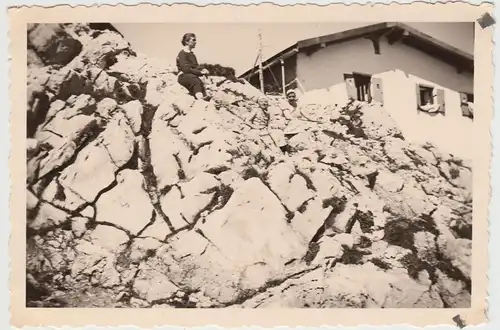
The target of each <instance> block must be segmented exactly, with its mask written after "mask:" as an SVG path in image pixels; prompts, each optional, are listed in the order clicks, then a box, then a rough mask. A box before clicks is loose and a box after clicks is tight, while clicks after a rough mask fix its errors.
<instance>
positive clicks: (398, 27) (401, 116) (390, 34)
mask: <svg viewBox="0 0 500 330" xmlns="http://www.w3.org/2000/svg"><path fill="white" fill-rule="evenodd" d="M263 68H264V83H265V86H266V89H267V91H268V92H270V91H277V92H282V91H283V86H284V85H285V86H286V89H288V88H299V89H301V90H302V91H303V92H310V91H314V90H318V89H326V90H327V93H326V94H325V93H322V94H323V95H330V96H327V100H322V101H327V102H329V101H331V102H332V103H340V102H342V101H343V100H347V99H348V98H354V99H357V100H360V101H371V100H374V101H377V102H382V103H383V104H384V108H385V109H386V110H387V111H388V112H389V113H390V114H391V116H392V117H393V118H394V120H395V121H396V122H397V123H398V125H399V126H400V128H401V130H402V131H403V134H404V135H405V137H406V139H408V140H410V141H412V142H417V143H418V142H427V141H429V142H432V143H434V144H436V145H437V146H438V147H440V148H442V149H443V150H445V151H448V152H450V153H453V154H455V155H456V156H459V157H464V158H471V154H472V153H471V151H472V150H473V148H474V145H473V144H472V142H471V141H472V139H470V132H472V125H473V115H472V112H471V108H470V107H469V102H473V92H474V88H473V85H474V84H473V80H474V58H473V56H472V55H470V54H468V53H466V52H464V51H461V50H459V49H457V48H455V47H453V46H450V45H448V44H446V43H444V42H442V41H439V40H437V39H435V38H433V37H431V36H429V35H427V34H425V33H422V32H421V31H418V30H416V29H414V28H412V27H410V26H408V25H405V24H402V23H380V24H374V25H369V26H366V27H361V28H357V29H353V30H348V31H344V32H339V33H334V34H331V35H326V36H321V37H317V38H312V39H307V40H302V41H299V42H297V43H296V44H295V45H293V46H291V47H289V48H287V49H285V50H284V51H282V52H280V53H278V54H276V55H274V56H273V57H271V58H270V59H268V60H267V61H265V62H264V63H263ZM241 77H244V78H246V79H247V80H248V81H249V82H250V83H252V84H253V85H254V86H256V87H259V86H260V81H259V72H258V69H257V68H252V69H251V70H249V71H247V72H245V73H244V74H243V75H241ZM307 94H309V93H307ZM328 99H330V100H328Z"/></svg>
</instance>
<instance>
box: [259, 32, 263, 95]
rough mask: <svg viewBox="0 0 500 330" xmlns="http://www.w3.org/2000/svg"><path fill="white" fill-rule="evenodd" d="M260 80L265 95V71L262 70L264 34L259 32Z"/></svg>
mask: <svg viewBox="0 0 500 330" xmlns="http://www.w3.org/2000/svg"><path fill="white" fill-rule="evenodd" d="M259 80H260V91H261V92H262V93H264V70H263V69H262V33H261V32H260V30H259Z"/></svg>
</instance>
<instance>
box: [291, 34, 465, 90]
mask: <svg viewBox="0 0 500 330" xmlns="http://www.w3.org/2000/svg"><path fill="white" fill-rule="evenodd" d="M380 53H381V54H380V55H377V54H375V53H374V50H373V44H372V42H371V41H370V40H367V39H364V38H360V39H355V40H352V41H348V42H343V43H340V44H336V45H332V46H329V47H326V48H323V49H321V50H319V51H317V52H315V53H313V54H311V55H310V56H308V55H306V54H305V53H299V54H298V57H297V77H298V78H299V79H300V82H301V83H302V86H303V87H304V89H305V90H306V91H309V90H314V89H321V88H327V87H328V86H332V85H336V84H338V83H341V82H343V80H344V76H343V75H344V73H352V72H353V71H355V72H360V73H366V74H372V75H373V74H377V73H382V72H387V71H390V70H394V69H399V70H402V71H404V72H406V73H408V74H410V75H416V76H419V77H421V78H422V79H425V80H428V81H432V82H434V83H436V84H439V85H441V86H445V87H447V88H448V89H451V90H455V91H461V92H467V93H472V92H473V74H472V73H462V74H458V73H457V70H456V69H455V68H454V67H452V66H450V65H447V64H446V63H444V62H443V61H440V60H438V59H435V58H433V57H431V56H428V55H427V54H425V53H423V52H420V51H419V50H417V49H415V48H412V47H409V46H406V45H404V44H400V43H397V44H394V45H389V44H388V43H387V41H386V40H385V39H384V38H382V39H381V41H380Z"/></svg>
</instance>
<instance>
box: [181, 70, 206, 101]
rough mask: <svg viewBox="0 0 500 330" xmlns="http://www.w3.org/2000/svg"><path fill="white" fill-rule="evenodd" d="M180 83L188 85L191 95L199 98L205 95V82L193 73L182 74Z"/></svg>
mask: <svg viewBox="0 0 500 330" xmlns="http://www.w3.org/2000/svg"><path fill="white" fill-rule="evenodd" d="M177 81H178V82H179V84H181V85H182V86H184V87H186V88H187V90H188V91H189V93H190V94H191V95H193V96H194V97H196V98H197V99H198V100H199V99H202V98H203V97H204V96H205V88H204V86H203V82H202V81H201V79H200V78H198V77H197V76H195V75H193V74H185V73H183V74H181V75H180V76H179V78H178V79H177Z"/></svg>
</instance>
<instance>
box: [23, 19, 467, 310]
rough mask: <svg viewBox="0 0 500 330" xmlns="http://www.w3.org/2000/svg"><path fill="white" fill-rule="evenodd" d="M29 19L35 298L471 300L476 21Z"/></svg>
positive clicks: (133, 303)
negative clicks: (316, 22)
mask: <svg viewBox="0 0 500 330" xmlns="http://www.w3.org/2000/svg"><path fill="white" fill-rule="evenodd" d="M349 25H353V26H349ZM27 29H28V43H27V47H28V64H27V65H28V97H29V99H28V105H27V106H28V109H27V114H28V117H27V139H28V146H27V148H28V149H27V155H28V168H27V169H28V173H27V194H28V199H27V201H28V204H27V210H28V214H27V219H26V220H27V226H28V235H27V239H28V241H27V260H26V264H27V281H26V285H27V290H26V304H27V306H30V307H54V306H57V307H155V306H160V307H180V308H221V307H229V306H239V307H244V308H266V307H294V308H297V307H300V308H307V307H322V308H337V307H344V308H345V307H352V308H395V307H404V308H411V307H420V308H421V307H433V308H453V307H468V306H470V297H471V276H470V267H471V242H472V226H473V222H472V165H471V157H470V151H471V150H473V145H472V144H470V143H469V141H470V140H469V137H468V136H467V135H466V134H464V132H466V131H469V130H470V129H471V126H472V125H473V122H474V94H473V91H474V89H473V85H474V84H473V72H474V57H473V49H474V24H473V23H420V24H419V23H411V24H410V23H404V22H380V23H376V24H335V23H332V24H322V25H314V24H295V25H294V24H262V25H254V24H232V25H231V26H230V27H228V25H227V24H194V25H193V24H189V25H188V24H168V23H166V24H137V23H132V24H123V23H122V24H110V23H89V24H71V23H61V24H30V25H28V26H27ZM146 35H147V36H150V38H144V36H146ZM154 35H157V36H158V37H159V38H155V37H152V38H151V36H154ZM160 36H161V38H160ZM160 40H161V41H160ZM287 44H290V45H289V46H288V47H286V48H284V49H280V48H282V47H283V45H287ZM401 100H404V102H403V103H402V102H401ZM443 130H446V134H442V133H443Z"/></svg>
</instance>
